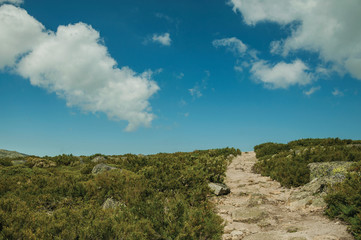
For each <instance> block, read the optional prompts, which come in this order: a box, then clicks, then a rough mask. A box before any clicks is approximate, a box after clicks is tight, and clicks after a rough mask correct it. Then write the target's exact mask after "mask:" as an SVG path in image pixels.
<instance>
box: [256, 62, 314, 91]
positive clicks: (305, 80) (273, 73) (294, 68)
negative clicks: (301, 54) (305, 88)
mask: <svg viewBox="0 0 361 240" xmlns="http://www.w3.org/2000/svg"><path fill="white" fill-rule="evenodd" d="M307 70H308V67H307V66H306V65H305V64H304V63H303V62H302V61H301V60H298V59H297V60H295V61H294V62H292V63H285V62H280V63H277V64H276V65H274V66H271V65H270V64H268V63H267V62H266V61H263V60H261V61H258V62H255V63H254V64H253V65H252V68H251V70H250V71H251V73H252V74H253V77H254V78H255V80H256V81H259V82H262V83H264V85H265V87H267V88H271V89H276V88H285V89H286V88H288V87H290V86H292V85H296V84H298V85H306V84H309V83H310V82H311V81H312V75H311V74H310V73H308V72H307Z"/></svg>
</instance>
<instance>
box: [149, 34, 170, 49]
mask: <svg viewBox="0 0 361 240" xmlns="http://www.w3.org/2000/svg"><path fill="white" fill-rule="evenodd" d="M152 41H153V42H156V43H160V44H162V45H164V46H170V44H171V41H172V40H171V39H170V35H169V33H164V34H153V37H152Z"/></svg>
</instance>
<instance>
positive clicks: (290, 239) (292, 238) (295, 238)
mask: <svg viewBox="0 0 361 240" xmlns="http://www.w3.org/2000/svg"><path fill="white" fill-rule="evenodd" d="M288 240H307V238H305V237H291V238H289V239H288Z"/></svg>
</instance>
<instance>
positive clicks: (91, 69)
mask: <svg viewBox="0 0 361 240" xmlns="http://www.w3.org/2000/svg"><path fill="white" fill-rule="evenodd" d="M0 26H1V28H0V29H1V30H0V31H2V32H1V34H0V43H1V44H0V52H1V53H2V54H0V63H1V65H0V68H2V69H3V68H4V67H5V66H8V67H11V68H12V69H13V70H15V71H16V72H17V73H18V74H20V75H21V76H23V77H24V78H28V79H30V82H31V84H32V85H34V86H39V87H42V88H44V89H47V90H48V91H50V92H55V93H56V94H57V95H59V96H60V97H62V98H64V99H65V100H66V103H67V105H68V106H75V107H79V108H81V109H82V110H84V111H88V112H103V113H105V114H106V115H107V116H108V117H109V118H110V119H114V120H127V121H128V122H129V124H128V126H127V128H126V130H128V131H132V130H135V129H136V128H137V127H139V126H141V125H144V126H149V125H150V123H151V121H152V120H153V118H154V115H153V114H152V113H151V112H150V110H151V108H150V104H149V101H148V99H149V98H150V97H151V96H152V95H153V94H154V93H155V92H157V91H158V89H159V87H158V85H157V84H156V83H155V82H154V81H152V80H151V75H152V73H151V72H150V71H148V72H144V73H142V74H138V73H135V72H134V71H133V70H132V69H130V68H129V67H122V68H118V67H117V63H116V61H115V60H114V59H113V58H112V57H111V56H110V55H109V53H108V50H107V48H106V47H105V46H104V44H103V43H102V42H101V40H100V36H99V32H97V31H96V30H94V29H93V28H92V27H91V26H89V25H87V24H84V23H77V24H74V25H68V26H59V27H58V29H57V32H51V31H48V32H45V31H44V27H43V25H42V24H41V23H39V22H38V21H37V20H35V19H34V18H33V17H31V16H30V15H28V14H27V12H26V11H25V10H23V9H21V8H18V7H15V6H12V5H3V6H1V7H0ZM4 35H6V36H4Z"/></svg>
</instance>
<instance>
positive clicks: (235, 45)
mask: <svg viewBox="0 0 361 240" xmlns="http://www.w3.org/2000/svg"><path fill="white" fill-rule="evenodd" d="M212 44H213V46H214V47H216V48H218V47H226V48H227V50H229V51H231V52H233V53H234V54H236V55H243V54H244V53H245V52H246V51H247V46H246V45H245V44H244V43H243V42H242V41H241V40H239V39H238V38H236V37H231V38H222V39H216V40H214V41H213V42H212Z"/></svg>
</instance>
